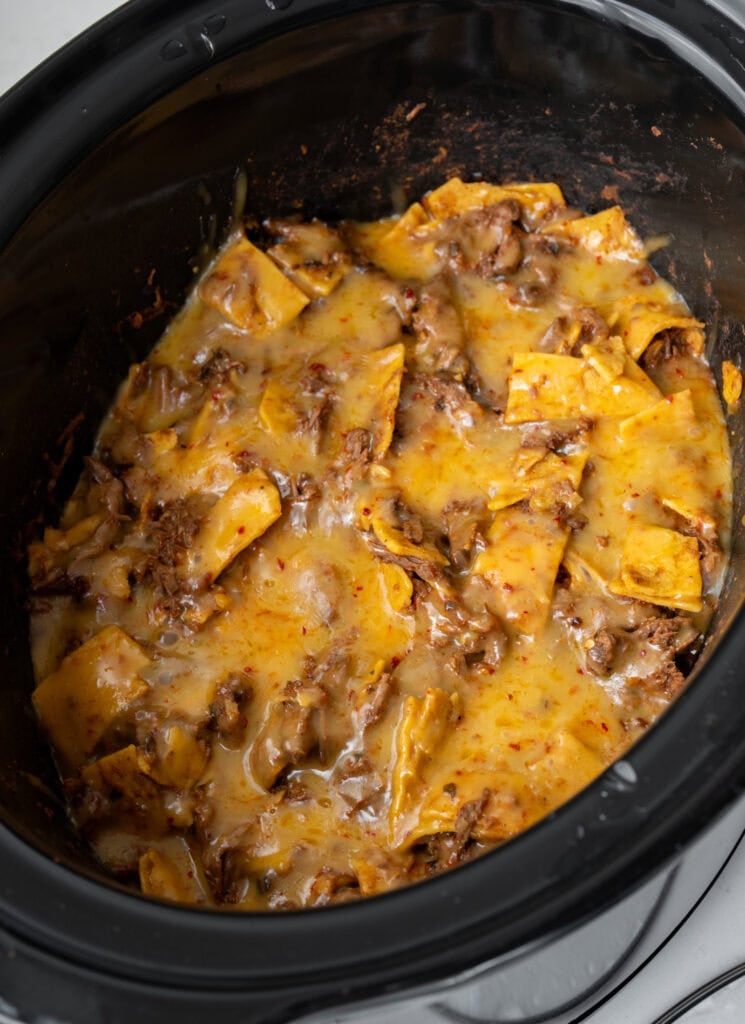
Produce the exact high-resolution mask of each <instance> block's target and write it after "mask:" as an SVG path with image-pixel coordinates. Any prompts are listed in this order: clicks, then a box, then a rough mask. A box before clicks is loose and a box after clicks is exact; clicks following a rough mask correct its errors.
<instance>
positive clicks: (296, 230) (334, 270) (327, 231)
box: [267, 220, 351, 298]
mask: <svg viewBox="0 0 745 1024" xmlns="http://www.w3.org/2000/svg"><path fill="white" fill-rule="evenodd" d="M269 226H270V227H274V228H279V230H280V233H281V235H282V240H281V241H280V242H278V243H277V244H276V245H273V246H272V247H271V249H268V250H267V252H268V255H269V256H271V257H272V259H273V260H275V262H277V263H278V264H279V265H280V267H282V269H283V270H284V272H285V273H286V274H287V276H288V277H289V278H290V280H291V281H293V282H294V283H295V284H296V285H297V286H298V288H302V290H303V291H304V292H305V294H306V295H308V296H310V298H317V297H319V296H321V297H323V298H325V297H326V296H327V295H330V294H331V292H332V291H333V290H334V288H336V286H337V285H338V284H339V282H340V281H341V279H342V278H343V277H344V275H345V274H346V273H347V271H348V270H349V268H350V265H351V260H350V257H349V254H348V253H347V252H346V251H345V249H344V243H343V242H342V240H341V237H340V235H339V233H338V232H337V231H334V230H333V229H332V228H330V227H328V225H326V224H323V223H321V221H319V220H313V221H310V223H307V224H296V223H293V222H291V221H283V222H280V223H277V222H273V223H270V225H269Z"/></svg>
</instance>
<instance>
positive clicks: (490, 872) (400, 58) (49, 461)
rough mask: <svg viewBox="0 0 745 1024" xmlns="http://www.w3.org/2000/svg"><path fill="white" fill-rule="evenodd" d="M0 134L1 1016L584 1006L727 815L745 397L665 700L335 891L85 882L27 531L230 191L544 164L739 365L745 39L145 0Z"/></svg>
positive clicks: (53, 73) (259, 197) (189, 1019)
mask: <svg viewBox="0 0 745 1024" xmlns="http://www.w3.org/2000/svg"><path fill="white" fill-rule="evenodd" d="M415 108H416V109H417V116H415V117H412V116H409V115H410V114H411V111H412V110H414V109H415ZM0 139H2V160H1V161H0V196H1V197H2V202H1V203H0V246H2V253H1V254H0V484H1V488H2V489H1V492H0V493H1V494H2V501H1V502H0V516H2V522H3V532H2V537H3V541H4V543H3V544H2V552H1V554H0V558H1V559H2V564H1V570H2V579H3V582H4V586H3V587H2V590H1V591H0V604H1V610H2V611H1V621H2V625H1V626H0V643H1V645H2V664H3V675H2V714H0V818H1V819H2V824H1V825H0V865H1V866H2V869H1V870H0V1014H4V1015H5V1017H6V1018H9V1019H13V1020H15V1019H19V1020H23V1021H29V1022H31V1021H42V1020H44V1021H50V1020H52V1021H60V1022H66V1024H100V1022H103V1021H105V1022H107V1024H123V1022H125V1021H127V1022H129V1021H130V1020H131V1019H132V1018H133V1016H134V1017H136V1019H137V1020H138V1021H142V1022H146V1024H147V1022H151V1024H156V1022H158V1024H161V1022H163V1021H164V1020H172V1019H174V1020H175V1019H178V1020H179V1021H181V1022H182V1024H204V1022H206V1021H211V1020H214V1019H219V1020H220V1021H221V1022H223V1024H238V1022H240V1024H270V1022H272V1024H274V1022H276V1024H279V1022H283V1021H290V1020H300V1019H303V1020H311V1019H312V1020H314V1021H329V1020H339V1021H341V1020H350V1021H351V1020H354V1019H355V1018H357V1019H362V1018H363V1017H364V1019H365V1020H376V1021H390V1022H394V1021H396V1022H397V1021H430V1020H431V1021H442V1020H445V1021H462V1022H482V1021H484V1022H485V1021H494V1022H506V1021H516V1020H520V1021H532V1022H538V1021H549V1020H550V1021H553V1022H555V1024H568V1022H570V1021H572V1022H579V1021H580V1020H582V1019H585V1018H586V1017H587V1015H588V1014H590V1013H591V1012H592V1011H593V1010H596V1009H597V1008H598V1007H599V1006H602V1004H603V1001H604V1000H606V999H607V998H608V997H609V995H610V994H612V993H613V991H615V990H616V989H617V987H618V986H619V985H620V984H622V983H623V981H624V980H625V979H626V978H628V977H629V976H630V975H631V974H632V973H633V972H634V971H635V970H637V969H638V968H639V966H640V965H641V964H643V963H644V962H645V960H646V959H647V958H648V957H649V956H650V955H651V954H652V953H653V952H654V950H655V949H656V948H657V947H658V946H659V945H660V943H661V942H662V941H663V940H664V939H665V937H666V936H667V935H668V934H669V933H670V932H671V931H672V930H673V929H674V928H675V927H676V926H677V925H678V924H679V923H680V922H681V921H682V920H683V919H684V918H685V916H686V915H687V914H688V913H689V912H690V911H691V909H692V908H693V907H694V906H695V904H696V903H697V901H698V900H699V899H700V898H701V896H702V894H703V893H704V892H705V891H706V889H707V887H708V886H709V885H710V884H711V882H712V879H713V878H714V877H715V875H716V873H717V872H718V870H719V869H720V868H721V866H722V863H723V861H724V859H725V857H726V854H727V853H728V852H729V850H730V849H731V847H732V845H733V844H734V842H735V840H736V838H737V836H738V835H739V832H740V831H741V828H742V824H743V804H742V801H740V800H739V797H740V794H741V792H742V789H743V785H744V784H745V744H743V742H742V737H743V735H745V699H743V695H742V692H741V688H742V686H743V683H744V682H745V679H744V676H745V672H744V670H743V667H742V666H743V661H744V660H745V632H744V629H745V617H744V616H743V611H742V605H743V602H744V600H745V584H744V583H743V579H742V570H743V565H744V563H745V525H744V523H743V514H744V513H745V485H744V484H743V476H742V467H743V461H744V460H745V414H743V412H742V411H740V412H738V413H737V414H735V415H733V416H732V417H731V418H730V420H729V425H730V428H731V435H732V436H731V441H732V447H733V459H734V467H735V481H736V484H735V496H736V500H735V509H734V549H733V554H732V563H731V567H730V571H729V574H728V577H727V581H726V584H725V587H724V590H723V593H722V596H721V602H720V606H719V609H718V611H717V613H716V616H715V620H714V624H713V627H712V630H711V634H710V636H709V638H708V640H707V642H706V645H705V647H704V650H703V652H702V654H701V656H700V658H699V660H698V663H697V666H696V669H695V670H694V673H693V675H692V680H691V683H690V685H689V687H688V689H687V690H686V691H685V692H684V693H683V695H682V696H681V697H680V699H679V700H678V701H677V703H676V704H675V706H674V707H673V708H672V709H671V710H670V711H669V712H668V713H667V714H666V715H665V716H664V717H663V719H662V720H661V721H660V722H659V723H658V724H657V725H656V726H655V727H653V728H652V729H651V730H650V731H649V733H648V734H647V735H646V736H645V737H644V739H643V740H642V741H641V742H640V743H639V744H637V745H636V746H635V747H634V748H633V749H632V750H631V751H630V752H629V753H628V755H627V757H626V758H625V759H624V760H623V761H621V762H619V763H617V764H616V765H614V766H613V767H612V768H611V769H609V770H608V771H607V772H606V773H605V774H604V775H603V776H602V777H601V778H599V779H598V780H597V781H596V782H595V783H594V784H593V785H591V786H590V787H588V788H587V789H586V790H584V791H583V792H582V793H580V794H579V795H578V796H577V797H576V798H574V799H573V800H572V801H571V802H570V803H569V804H567V805H565V806H564V807H562V808H560V809H559V810H558V811H556V812H554V813H553V814H551V815H550V816H549V817H547V818H546V819H545V820H543V821H542V822H541V823H540V824H539V825H537V826H536V827H534V828H532V829H531V830H529V831H528V832H526V833H525V834H523V835H522V836H520V837H519V838H517V839H515V840H513V841H512V842H510V843H507V844H506V845H505V846H503V847H502V848H500V849H498V850H496V851H494V852H492V853H490V854H488V855H486V856H484V857H483V858H481V859H480V860H478V861H475V862H474V863H471V864H469V865H467V866H465V867H463V868H459V869H457V870H455V871H453V872H451V873H450V874H446V875H444V876H442V877H439V878H435V879H433V880H431V881H428V882H426V883H424V884H420V885H417V886H413V887H411V888H409V889H405V890H402V891H399V892H395V893H391V894H388V895H385V896H381V897H376V898H374V899H370V900H367V901H363V902H361V903H359V904H354V905H345V906H339V907H334V908H329V909H323V910H309V911H303V912H288V913H281V914H274V915H261V914H245V913H218V912H213V911H207V910H194V909H186V908H183V907H178V906H171V905H167V904H165V903H159V902H157V901H153V900H146V899H144V898H142V897H140V896H138V895H137V894H135V893H133V892H131V891H129V890H127V889H126V888H125V887H123V886H122V885H119V884H118V883H116V882H112V881H111V880H110V879H108V878H107V877H105V876H104V874H103V873H102V871H101V870H100V868H99V867H98V865H97V864H96V862H95V861H94V860H93V858H92V857H91V855H90V854H89V852H88V851H87V850H86V849H85V848H84V847H83V846H82V845H81V843H80V842H79V841H78V839H77V837H76V835H75V833H74V832H73V830H72V828H71V826H70V823H69V821H68V819H67V817H66V814H65V810H64V804H63V801H62V796H61V792H60V787H59V783H58V779H57V775H56V772H55V769H54V766H53V763H52V761H51V757H50V754H49V751H48V748H47V745H46V743H45V742H44V740H43V738H42V737H41V736H40V734H39V730H38V727H37V723H36V720H35V717H34V715H33V712H32V709H31V703H30V692H31V689H32V674H31V665H30V657H29V648H28V638H27V621H26V620H27V611H26V597H25V579H24V564H23V547H24V544H25V542H26V540H27V539H28V537H29V536H30V534H31V533H32V532H33V529H34V524H35V523H38V521H39V517H40V516H41V515H50V514H52V512H53V510H54V508H55V507H58V505H59V503H60V502H61V501H63V500H64V498H65V497H66V495H67V494H69V491H70V488H71V486H72V484H73V482H74V480H75V478H76V476H77V473H78V472H79V469H80V464H81V461H80V460H81V458H82V455H83V454H84V453H85V451H86V450H88V449H89V448H90V445H91V443H92V439H93V437H94V434H95V430H96V425H97V423H98V421H99V420H100V418H101V416H102V414H103V412H104V411H105V409H106V407H107V405H108V403H109V402H110V400H111V398H112V396H113V393H114V390H115V388H116V386H117V383H118V381H119V380H120V378H121V377H122V376H123V374H124V372H125V370H126V367H127V365H128V364H129V362H131V361H132V360H134V359H141V358H142V357H143V355H144V353H145V352H146V351H147V350H148V348H149V347H150V346H151V345H152V344H153V342H154V341H155V340H156V338H157V337H158V335H159V334H160V333H161V331H162V330H163V329H164V327H165V326H166V324H167V322H168V317H169V315H170V314H171V313H172V312H173V311H175V310H176V309H177V308H178V306H179V304H180V302H181V301H182V299H183V296H184V294H185V292H186V290H187V289H188V288H189V286H190V284H191V283H192V281H193V279H194V273H195V270H196V269H197V268H198V267H199V266H200V265H201V262H202V261H203V259H204V256H205V253H206V252H208V251H209V250H210V247H211V246H213V245H214V243H215V241H216V240H219V238H220V237H221V235H222V233H223V232H224V231H225V230H226V228H227V227H228V225H229V223H230V221H231V217H232V215H233V207H234V203H235V202H236V193H237V191H238V192H243V191H244V192H245V208H246V210H247V211H250V212H251V213H252V214H255V215H256V216H258V217H264V216H267V215H271V214H275V215H276V214H284V213H287V212H288V211H296V210H297V211H304V212H305V213H307V214H310V215H318V216H320V217H327V218H338V217H341V216H351V217H371V216H380V215H383V214H385V213H387V212H390V211H391V210H392V209H393V208H394V207H396V206H397V205H400V203H401V198H402V197H404V198H406V197H413V196H416V195H419V194H421V193H422V192H424V191H426V190H427V189H428V188H432V187H434V186H435V185H437V184H438V183H440V182H441V181H443V180H444V179H445V178H446V177H448V176H451V175H454V174H460V175H461V176H462V177H463V178H468V179H474V178H477V177H479V176H482V177H484V178H485V179H489V180H493V181H499V180H506V179H510V178H512V179H526V178H536V179H541V180H555V181H557V182H559V184H560V185H561V187H562V189H563V190H564V192H565V194H566V195H567V197H568V199H569V201H570V202H574V203H576V204H577V205H579V206H581V207H582V208H584V209H587V210H589V211H593V210H595V209H598V208H600V207H602V206H605V205H608V202H607V199H606V198H604V197H607V196H608V195H617V196H618V197H619V200H620V202H621V203H622V205H623V206H624V207H625V208H626V209H627V210H629V211H630V213H631V216H632V218H633V220H634V222H635V224H636V225H637V226H638V227H639V228H640V229H641V231H642V233H647V234H651V233H652V232H654V233H655V234H662V235H670V236H671V237H672V238H673V240H674V241H673V244H672V246H670V247H669V248H667V249H662V250H661V251H660V252H659V253H658V254H657V255H656V256H655V257H654V263H655V265H656V266H657V268H658V269H659V271H660V273H662V274H663V275H664V276H666V277H668V278H670V279H671V280H672V281H673V282H674V283H675V284H676V285H677V287H678V288H679V289H680V291H681V292H682V293H683V294H684V295H685V296H686V298H687V299H688V301H689V303H690V305H691V306H692V308H693V309H694V310H695V312H696V313H697V315H699V316H700V317H701V318H702V319H704V320H705V321H706V322H707V324H709V325H711V327H710V332H709V337H708V347H709V354H710V358H711V360H712V363H713V366H714V368H715V373H717V374H719V367H720V365H721V362H722V360H723V359H731V360H733V361H735V362H737V363H739V361H740V360H741V355H742V349H743V343H744V339H743V330H744V328H743V324H744V323H745V264H744V263H743V258H744V257H743V251H742V246H741V238H742V237H743V229H744V228H745V203H743V201H742V197H743V185H744V184H745V29H743V27H742V26H741V25H740V24H738V23H737V22H736V21H735V20H734V19H733V18H732V16H731V15H730V14H728V13H726V11H725V10H724V9H723V8H721V7H720V6H719V5H718V4H717V3H713V2H712V3H706V2H703V0H677V2H676V3H674V4H671V3H669V2H667V0H628V2H620V0H602V2H601V0H563V2H558V0H531V2H527V0H526V2H519V0H421V2H414V0H389V2H380V0H378V2H376V0H251V2H246V0H211V2H205V0H179V2H175V0H132V2H130V3H129V4H127V5H126V6H125V7H124V8H122V9H121V10H119V11H117V12H116V13H115V14H113V15H111V16H110V17H108V18H106V19H104V21H102V22H100V23H99V24H98V25H97V26H96V27H95V28H94V29H92V30H90V31H89V32H86V33H84V34H83V35H82V36H80V37H79V38H78V39H77V40H75V41H74V42H73V43H71V44H70V45H69V46H67V47H66V48H65V49H64V50H62V51H61V52H60V53H58V54H57V55H56V56H55V57H53V58H51V59H50V60H49V61H47V62H46V63H45V64H44V65H42V67H41V68H39V69H38V70H37V71H36V72H34V73H33V74H32V75H30V76H29V77H28V78H26V79H25V80H24V81H23V82H21V83H20V84H19V85H18V86H16V87H15V88H14V89H13V90H12V91H11V92H10V93H9V94H7V96H6V97H5V98H4V99H3V100H2V101H0ZM236 183H238V187H237V186H236ZM608 190H610V191H608ZM239 198H241V197H239Z"/></svg>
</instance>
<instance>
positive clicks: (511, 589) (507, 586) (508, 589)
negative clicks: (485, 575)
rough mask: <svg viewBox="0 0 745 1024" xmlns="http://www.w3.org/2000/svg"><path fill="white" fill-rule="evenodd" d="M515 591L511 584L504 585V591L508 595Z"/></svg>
mask: <svg viewBox="0 0 745 1024" xmlns="http://www.w3.org/2000/svg"><path fill="white" fill-rule="evenodd" d="M514 589H515V588H514V587H513V586H512V584H511V583H503V584H502V590H506V591H507V593H508V594H511V593H512V591H513V590H514Z"/></svg>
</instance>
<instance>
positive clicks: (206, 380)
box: [199, 348, 246, 388]
mask: <svg viewBox="0 0 745 1024" xmlns="http://www.w3.org/2000/svg"><path fill="white" fill-rule="evenodd" d="M233 370H235V371H236V373H245V372H246V364H245V363H244V362H243V361H242V360H241V359H233V357H232V356H231V354H230V353H229V352H228V351H227V350H226V349H224V348H217V349H215V351H214V352H213V353H212V354H211V356H210V357H209V359H208V360H207V362H206V363H205V364H204V365H203V366H202V368H201V370H200V371H199V381H200V383H201V384H204V386H205V387H207V388H214V387H223V386H224V385H225V384H226V383H227V382H228V380H229V379H230V374H231V372H232V371H233Z"/></svg>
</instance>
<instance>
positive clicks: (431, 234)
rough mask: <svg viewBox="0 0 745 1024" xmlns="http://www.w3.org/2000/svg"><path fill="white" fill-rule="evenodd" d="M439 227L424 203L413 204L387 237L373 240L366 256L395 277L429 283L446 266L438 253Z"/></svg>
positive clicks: (382, 236)
mask: <svg viewBox="0 0 745 1024" xmlns="http://www.w3.org/2000/svg"><path fill="white" fill-rule="evenodd" d="M437 227H438V226H437V224H436V223H435V222H434V221H432V220H430V218H429V217H428V216H427V211H426V210H425V209H424V207H423V206H422V205H421V203H413V204H412V205H411V206H410V207H409V208H408V210H406V212H405V213H403V214H402V215H401V216H400V217H399V218H398V220H397V221H396V222H395V224H394V225H393V227H391V228H390V229H389V230H388V231H386V232H385V234H382V235H380V236H377V237H373V239H372V240H371V242H370V243H368V245H367V246H366V247H365V248H366V253H367V255H368V256H369V257H370V259H372V261H373V262H374V263H376V264H377V265H378V266H379V267H382V268H383V270H385V271H386V272H387V273H388V274H390V275H391V276H392V277H404V278H407V277H409V278H411V279H412V280H416V281H426V280H428V279H429V278H430V277H434V275H435V274H437V273H438V272H439V271H440V270H441V269H442V266H443V262H444V261H443V259H442V257H441V256H438V255H437V253H436V252H435V246H436V245H437V241H438V235H437Z"/></svg>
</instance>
